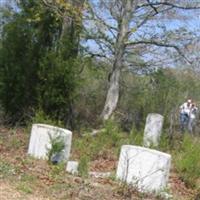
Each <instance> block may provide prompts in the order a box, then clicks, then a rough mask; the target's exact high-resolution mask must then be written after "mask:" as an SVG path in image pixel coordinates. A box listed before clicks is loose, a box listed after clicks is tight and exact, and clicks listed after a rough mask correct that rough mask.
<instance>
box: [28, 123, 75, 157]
mask: <svg viewBox="0 0 200 200" xmlns="http://www.w3.org/2000/svg"><path fill="white" fill-rule="evenodd" d="M56 137H60V139H61V140H62V141H63V143H64V148H63V150H62V151H61V152H59V153H58V154H55V155H56V156H55V159H56V157H59V161H66V160H67V159H68V158H69V155H70V149H71V140H72V132H71V131H69V130H66V129H62V128H58V127H55V126H50V125H46V124H33V125H32V130H31V137H30V142H29V148H28V154H30V155H31V156H33V157H35V158H39V159H47V158H48V156H47V155H48V152H49V150H50V149H51V147H52V144H51V139H52V138H56Z"/></svg>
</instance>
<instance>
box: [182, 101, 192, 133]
mask: <svg viewBox="0 0 200 200" xmlns="http://www.w3.org/2000/svg"><path fill="white" fill-rule="evenodd" d="M191 106H192V100H191V99H188V100H187V102H185V103H183V104H182V105H181V106H180V128H181V132H183V131H184V130H185V128H186V127H188V123H189V117H190V116H189V115H190V110H191Z"/></svg>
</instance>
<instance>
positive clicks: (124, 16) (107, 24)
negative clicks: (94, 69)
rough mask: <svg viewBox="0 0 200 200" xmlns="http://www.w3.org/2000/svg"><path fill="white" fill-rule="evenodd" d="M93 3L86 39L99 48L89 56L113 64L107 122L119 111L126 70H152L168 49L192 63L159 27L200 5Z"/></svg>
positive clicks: (115, 0)
mask: <svg viewBox="0 0 200 200" xmlns="http://www.w3.org/2000/svg"><path fill="white" fill-rule="evenodd" d="M89 2H90V7H89V12H88V14H87V15H86V21H87V22H88V23H86V26H85V33H86V39H87V40H93V41H95V43H96V45H97V46H98V49H97V51H96V52H95V51H91V50H90V49H89V53H90V54H91V55H92V56H98V57H102V58H106V59H108V60H109V61H110V62H111V64H112V70H111V72H110V74H109V76H108V80H109V86H108V90H107V96H106V101H105V104H104V109H103V111H102V113H101V117H102V119H104V120H107V119H108V118H109V117H110V116H111V114H112V113H113V111H114V110H115V109H116V107H117V103H118V99H119V87H120V76H121V72H122V69H124V67H128V68H129V70H130V69H133V70H134V69H135V68H137V66H139V70H141V68H144V67H151V66H152V65H151V63H150V62H149V61H151V62H152V61H155V59H154V57H155V55H156V54H158V52H160V53H163V54H164V53H165V49H170V50H172V51H175V52H177V53H178V55H179V56H181V57H182V58H184V60H185V61H186V62H190V60H188V59H187V58H186V56H185V55H184V54H183V52H182V50H181V49H182V46H183V44H179V43H178V42H177V44H174V43H171V42H170V40H169V39H170V38H169V37H168V36H167V34H165V30H166V25H165V24H164V23H163V25H162V26H159V25H158V20H159V19H161V18H163V17H164V18H165V19H169V18H171V19H174V18H176V19H181V16H183V15H184V14H183V13H182V12H178V11H179V10H185V11H186V10H190V9H198V8H199V7H198V6H200V5H199V3H193V5H190V4H189V1H184V2H183V3H180V2H179V1H174V2H173V3H171V2H169V1H156V2H155V1H150V0H142V1H137V0H113V1H106V0H98V1H92V0H91V1H89ZM184 13H185V12H184ZM185 16H186V15H185ZM88 24H89V25H88ZM152 25H153V27H151V26H152ZM89 26H90V27H91V29H90V30H89ZM156 47H158V48H157V49H156ZM147 51H148V52H147ZM151 53H152V54H151ZM130 55H131V56H132V55H133V56H134V59H132V60H128V59H127V58H128V57H129V56H130ZM159 59H161V56H160V58H159ZM138 61H139V62H138ZM153 64H154V62H153Z"/></svg>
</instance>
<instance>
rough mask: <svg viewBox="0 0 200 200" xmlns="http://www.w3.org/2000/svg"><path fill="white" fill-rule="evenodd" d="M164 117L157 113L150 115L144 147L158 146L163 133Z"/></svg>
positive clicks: (147, 121)
mask: <svg viewBox="0 0 200 200" xmlns="http://www.w3.org/2000/svg"><path fill="white" fill-rule="evenodd" d="M163 121H164V117H163V116H162V115H160V114H157V113H151V114H148V116H147V118H146V125H145V129H144V140H143V143H144V146H145V147H149V146H151V145H153V146H158V143H159V140H160V136H161V133H162V127H163Z"/></svg>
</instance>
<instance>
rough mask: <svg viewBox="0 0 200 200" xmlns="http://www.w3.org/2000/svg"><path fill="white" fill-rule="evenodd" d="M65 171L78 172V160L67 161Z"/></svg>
mask: <svg viewBox="0 0 200 200" xmlns="http://www.w3.org/2000/svg"><path fill="white" fill-rule="evenodd" d="M66 171H67V172H69V173H71V174H78V162H77V161H68V162H67V167H66Z"/></svg>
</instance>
